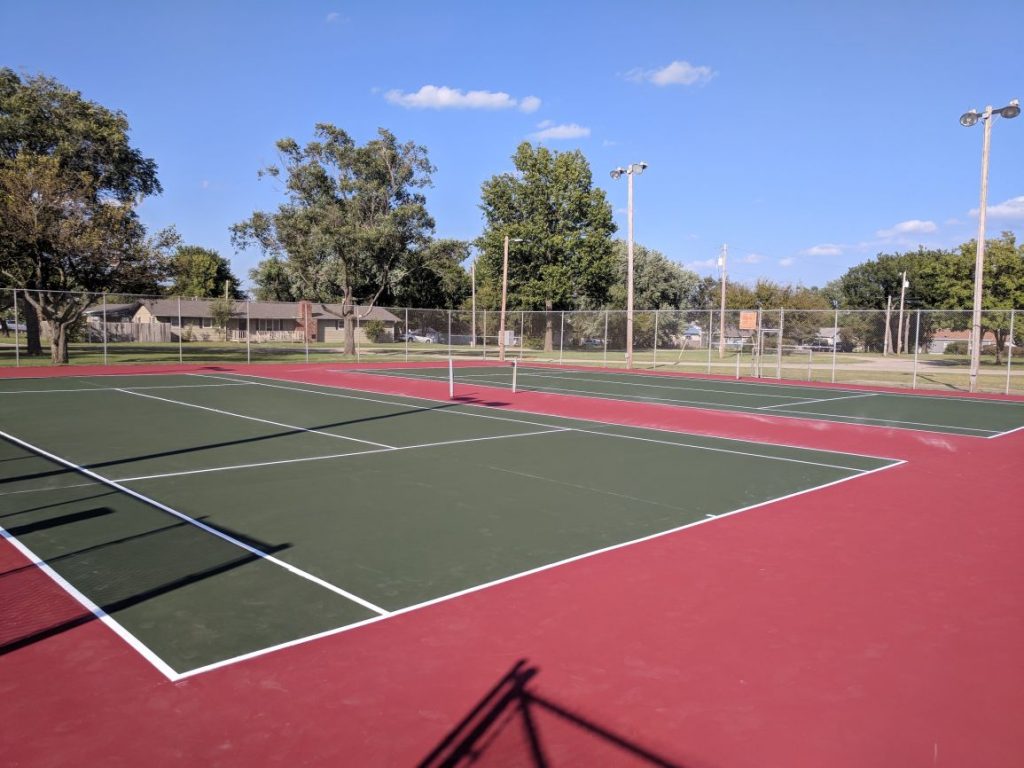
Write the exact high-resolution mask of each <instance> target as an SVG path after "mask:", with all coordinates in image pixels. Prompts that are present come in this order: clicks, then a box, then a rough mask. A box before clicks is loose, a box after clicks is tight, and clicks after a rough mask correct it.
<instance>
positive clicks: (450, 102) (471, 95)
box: [384, 85, 541, 112]
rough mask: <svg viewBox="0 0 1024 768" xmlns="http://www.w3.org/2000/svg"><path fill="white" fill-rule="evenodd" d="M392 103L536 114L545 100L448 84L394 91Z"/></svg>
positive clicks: (436, 107)
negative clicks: (463, 89) (453, 86)
mask: <svg viewBox="0 0 1024 768" xmlns="http://www.w3.org/2000/svg"><path fill="white" fill-rule="evenodd" d="M384 98H385V99H387V100H388V101H389V102H390V103H392V104H395V105H397V106H399V107H405V108H406V109H494V110H497V109H515V108H517V107H518V108H519V109H520V110H521V111H523V112H536V111H537V110H538V109H539V108H540V104H541V101H540V99H538V98H537V97H536V96H525V97H523V98H522V99H515V98H513V97H512V96H510V95H509V94H507V93H504V92H503V91H466V92H463V91H461V90H459V89H458V88H449V87H448V86H446V85H442V86H437V85H424V86H423V87H422V88H420V89H419V90H418V91H416V92H415V93H404V92H403V91H399V90H397V89H393V90H390V91H388V92H387V93H385V94H384Z"/></svg>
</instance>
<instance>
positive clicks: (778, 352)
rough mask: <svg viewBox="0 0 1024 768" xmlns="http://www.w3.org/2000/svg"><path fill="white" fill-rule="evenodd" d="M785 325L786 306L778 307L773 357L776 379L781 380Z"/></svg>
mask: <svg viewBox="0 0 1024 768" xmlns="http://www.w3.org/2000/svg"><path fill="white" fill-rule="evenodd" d="M785 327H786V308H785V307H780V308H779V333H778V338H777V339H776V342H775V343H776V344H777V345H778V346H777V349H776V350H775V351H776V355H775V359H776V361H777V362H776V363H775V378H776V379H778V380H779V381H782V332H783V330H784V329H785Z"/></svg>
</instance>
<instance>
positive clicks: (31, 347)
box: [21, 301, 43, 357]
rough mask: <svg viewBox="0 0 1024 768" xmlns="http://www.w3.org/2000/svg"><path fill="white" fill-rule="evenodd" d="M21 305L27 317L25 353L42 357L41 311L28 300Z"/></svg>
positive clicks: (24, 315)
mask: <svg viewBox="0 0 1024 768" xmlns="http://www.w3.org/2000/svg"><path fill="white" fill-rule="evenodd" d="M21 307H22V312H23V317H24V318H25V354H26V355H27V356H29V357H41V356H42V354H43V343H42V341H41V340H40V334H39V313H38V312H36V308H35V307H33V306H32V305H31V304H29V303H28V301H22V302H21Z"/></svg>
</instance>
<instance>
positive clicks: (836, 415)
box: [772, 403, 992, 437]
mask: <svg viewBox="0 0 1024 768" xmlns="http://www.w3.org/2000/svg"><path fill="white" fill-rule="evenodd" d="M787 405H788V403H787ZM772 413H798V414H807V415H808V416H827V417H828V418H829V419H846V420H854V421H855V420H860V421H877V422H880V423H879V424H864V425H863V426H865V427H884V426H888V425H893V424H908V425H914V426H921V427H936V428H937V429H946V430H954V429H962V430H966V431H968V432H986V433H988V432H992V430H991V429H982V428H981V427H961V426H957V425H956V424H929V423H928V422H926V421H901V420H900V419H882V418H878V417H875V416H844V415H842V414H839V413H818V412H816V411H786V409H784V408H780V409H778V410H774V411H772ZM920 431H922V432H924V431H928V430H920ZM942 434H946V435H949V436H953V437H956V436H958V433H956V432H944V433H942ZM960 436H961V437H987V436H988V435H960Z"/></svg>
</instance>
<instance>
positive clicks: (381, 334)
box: [363, 320, 388, 344]
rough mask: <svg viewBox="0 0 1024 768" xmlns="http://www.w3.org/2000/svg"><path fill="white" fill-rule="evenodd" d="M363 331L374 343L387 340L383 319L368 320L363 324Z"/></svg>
mask: <svg viewBox="0 0 1024 768" xmlns="http://www.w3.org/2000/svg"><path fill="white" fill-rule="evenodd" d="M363 332H364V333H365V334H366V338H368V339H369V340H370V341H372V342H373V343H374V344H379V343H380V342H382V341H387V338H388V329H387V326H386V325H384V321H383V320H370V321H369V322H367V323H365V324H363Z"/></svg>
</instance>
